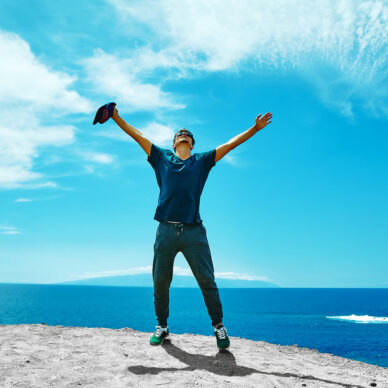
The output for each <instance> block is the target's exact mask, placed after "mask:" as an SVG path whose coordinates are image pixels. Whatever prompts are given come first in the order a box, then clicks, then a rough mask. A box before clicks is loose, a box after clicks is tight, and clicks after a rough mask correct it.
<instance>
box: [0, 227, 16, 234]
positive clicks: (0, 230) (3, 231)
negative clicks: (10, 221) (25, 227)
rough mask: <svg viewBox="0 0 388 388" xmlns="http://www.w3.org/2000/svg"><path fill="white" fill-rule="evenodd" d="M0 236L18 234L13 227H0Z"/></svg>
mask: <svg viewBox="0 0 388 388" xmlns="http://www.w3.org/2000/svg"><path fill="white" fill-rule="evenodd" d="M0 234H20V231H19V230H17V228H16V227H15V226H0Z"/></svg>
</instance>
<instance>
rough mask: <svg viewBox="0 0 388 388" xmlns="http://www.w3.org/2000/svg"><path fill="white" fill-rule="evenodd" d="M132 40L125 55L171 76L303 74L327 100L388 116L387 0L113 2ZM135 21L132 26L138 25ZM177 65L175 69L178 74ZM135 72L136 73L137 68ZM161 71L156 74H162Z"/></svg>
mask: <svg viewBox="0 0 388 388" xmlns="http://www.w3.org/2000/svg"><path fill="white" fill-rule="evenodd" d="M109 3H110V4H112V5H113V6H114V7H115V8H116V10H117V13H118V15H119V16H120V18H121V19H122V24H121V26H120V27H121V28H123V29H125V28H126V26H127V25H128V26H129V27H128V32H129V33H130V34H132V35H131V37H132V39H133V38H135V37H134V36H133V35H134V34H136V31H137V38H138V39H139V41H142V38H143V37H144V36H146V37H147V42H146V43H144V46H143V47H141V48H139V49H137V50H136V51H134V52H133V53H132V54H131V58H130V59H128V61H129V63H131V64H134V67H135V68H136V67H137V65H138V66H139V67H140V66H142V67H143V69H144V72H145V73H146V74H148V75H150V74H151V73H152V70H154V71H156V70H157V71H158V72H160V71H161V70H167V69H168V70H169V72H166V73H164V74H165V76H166V77H168V76H172V77H174V78H177V77H186V76H189V75H190V74H193V72H194V73H195V72H198V71H225V70H228V71H240V70H250V71H253V72H257V71H260V72H262V71H263V70H265V71H277V72H279V71H280V72H284V71H288V70H292V71H299V72H300V74H301V75H302V76H304V77H306V78H307V79H308V80H310V81H311V82H313V83H314V84H315V85H316V86H317V88H318V93H319V95H320V97H321V98H322V101H323V102H324V103H327V104H328V105H330V106H332V107H336V109H339V110H340V111H341V112H342V113H343V114H345V115H348V116H351V115H352V114H353V107H352V99H353V98H357V97H361V98H363V99H364V101H365V103H364V105H365V107H366V108H368V109H369V110H370V108H372V109H373V110H374V113H376V114H378V113H379V112H383V113H385V114H386V113H387V112H388V109H387V106H386V98H387V97H388V95H387V93H388V92H387V89H386V84H387V78H388V77H387V75H388V63H387V62H388V59H387V53H388V50H387V45H388V39H387V29H388V27H387V18H388V4H387V3H386V2H384V1H369V0H363V1H362V0H360V1H353V0H328V1H318V2H311V1H308V0H298V1H286V0H277V1H276V0H274V1H272V2H267V1H264V0H245V1H244V0H240V1H236V0H214V1H207V0H197V1H188V0H186V1H183V0H166V1H161V2H155V1H151V0H148V1H147V0H146V1H141V2H140V1H138V2H127V1H125V0H109ZM133 26H135V27H133ZM174 70H175V71H174ZM136 71H138V70H136ZM158 74H159V73H158Z"/></svg>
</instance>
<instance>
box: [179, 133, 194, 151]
mask: <svg viewBox="0 0 388 388" xmlns="http://www.w3.org/2000/svg"><path fill="white" fill-rule="evenodd" d="M179 143H187V144H188V145H189V148H190V149H193V140H192V138H191V137H190V136H188V133H187V132H185V131H180V132H178V135H177V136H176V138H175V142H174V147H176V146H177V145H178V144H179Z"/></svg>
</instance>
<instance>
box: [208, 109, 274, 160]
mask: <svg viewBox="0 0 388 388" xmlns="http://www.w3.org/2000/svg"><path fill="white" fill-rule="evenodd" d="M271 119H272V113H270V112H268V113H266V114H265V115H264V116H263V117H261V114H259V115H258V116H257V117H256V124H255V125H254V126H253V127H251V128H249V129H247V130H246V131H245V132H243V133H240V134H239V135H237V136H235V137H234V138H233V139H230V140H229V141H228V142H227V143H225V144H222V145H220V146H218V147H217V148H216V160H215V161H216V162H218V161H219V160H220V159H221V158H223V157H224V156H225V155H226V154H227V153H228V152H229V151H231V150H232V149H233V148H236V147H237V146H238V145H240V144H241V143H244V141H247V140H248V139H249V138H250V137H252V136H253V135H254V134H255V133H257V132H259V131H260V129H263V128H264V127H265V126H266V125H267V124H269V123H270V122H271Z"/></svg>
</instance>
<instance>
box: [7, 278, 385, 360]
mask: <svg viewBox="0 0 388 388" xmlns="http://www.w3.org/2000/svg"><path fill="white" fill-rule="evenodd" d="M219 292H220V296H221V300H222V304H223V310H224V319H223V322H224V325H225V326H226V327H227V330H228V334H229V335H230V336H234V337H242V338H248V339H252V340H258V341H267V342H270V343H274V344H281V345H294V344H297V345H299V346H301V347H307V348H312V349H317V350H319V351H320V352H324V353H331V354H334V355H337V356H342V357H346V358H350V359H353V360H358V361H363V362H367V363H370V364H375V365H379V366H383V367H388V289H387V288H385V289H378V288H262V289H260V288H256V289H254V288H251V289H232V288H229V289H226V288H224V289H220V290H219ZM20 323H45V324H47V325H63V326H85V327H107V328H114V329H119V328H123V327H130V328H133V329H136V330H141V331H147V332H152V331H154V329H155V325H156V324H157V321H156V319H155V315H154V306H153V289H152V288H148V287H110V286H74V285H37V284H0V324H2V325H7V324H20ZM168 324H169V328H170V331H171V332H172V333H179V334H182V333H194V334H203V335H213V329H212V326H211V321H210V318H209V316H208V314H207V310H206V306H205V303H204V301H203V298H202V294H201V291H200V290H199V289H198V288H171V290H170V317H169V322H168ZM214 341H215V339H214ZM231 351H232V352H233V343H232V345H231Z"/></svg>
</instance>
